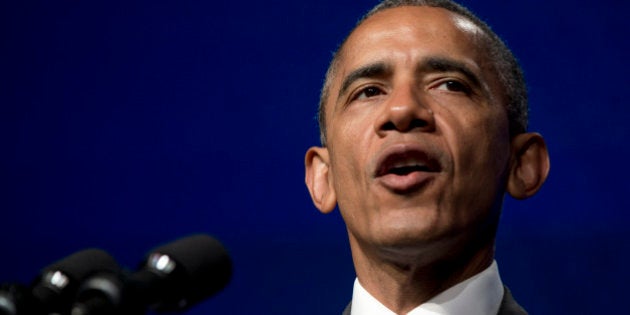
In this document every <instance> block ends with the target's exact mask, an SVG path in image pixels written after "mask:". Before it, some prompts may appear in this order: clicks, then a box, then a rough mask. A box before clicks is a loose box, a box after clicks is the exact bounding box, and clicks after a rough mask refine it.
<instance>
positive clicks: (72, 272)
mask: <svg viewBox="0 0 630 315" xmlns="http://www.w3.org/2000/svg"><path fill="white" fill-rule="evenodd" d="M118 269H119V267H118V263H116V261H115V260H114V259H113V258H112V257H111V256H110V255H109V254H107V253H106V252H104V251H102V250H100V249H86V250H82V251H79V252H76V253H74V254H72V255H70V256H68V257H65V258H63V259H61V260H59V261H57V262H55V263H53V264H51V265H49V266H48V267H45V268H44V269H43V270H42V272H41V274H40V276H38V277H37V278H36V279H35V280H34V281H33V283H32V285H31V287H30V288H28V289H27V288H25V287H23V286H20V285H8V284H5V285H4V286H3V288H2V290H0V314H2V315H22V314H28V315H39V314H68V312H69V311H70V306H71V305H72V301H73V299H74V297H75V294H76V293H77V291H78V289H79V286H80V284H81V283H82V282H83V280H85V279H86V278H88V277H90V276H92V275H93V274H94V273H96V272H103V271H108V272H112V273H115V272H119V271H118Z"/></svg>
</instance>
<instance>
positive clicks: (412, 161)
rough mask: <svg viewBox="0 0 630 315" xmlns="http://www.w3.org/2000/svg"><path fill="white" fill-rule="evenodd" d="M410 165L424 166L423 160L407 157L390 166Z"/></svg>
mask: <svg viewBox="0 0 630 315" xmlns="http://www.w3.org/2000/svg"><path fill="white" fill-rule="evenodd" d="M412 166H417V167H422V166H424V162H422V161H420V160H417V159H409V160H405V161H399V162H396V163H394V165H392V167H391V168H400V167H412Z"/></svg>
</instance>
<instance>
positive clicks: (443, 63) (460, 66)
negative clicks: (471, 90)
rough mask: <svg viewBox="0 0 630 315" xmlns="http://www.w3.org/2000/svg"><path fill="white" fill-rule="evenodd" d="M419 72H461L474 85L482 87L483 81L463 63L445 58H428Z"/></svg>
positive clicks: (423, 61)
mask: <svg viewBox="0 0 630 315" xmlns="http://www.w3.org/2000/svg"><path fill="white" fill-rule="evenodd" d="M417 70H418V72H459V73H461V74H463V75H464V76H465V77H466V79H468V80H469V81H470V82H471V83H472V84H473V85H475V86H477V87H481V86H482V85H481V80H480V79H479V77H478V76H477V75H476V74H475V72H473V71H472V70H471V69H470V68H469V67H468V66H466V64H464V63H463V62H460V61H457V60H453V59H450V58H444V57H427V58H425V59H424V60H422V61H421V62H420V64H419V66H418V69H417Z"/></svg>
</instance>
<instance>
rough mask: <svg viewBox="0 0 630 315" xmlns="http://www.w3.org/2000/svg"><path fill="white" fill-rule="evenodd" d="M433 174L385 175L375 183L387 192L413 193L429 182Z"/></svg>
mask: <svg viewBox="0 0 630 315" xmlns="http://www.w3.org/2000/svg"><path fill="white" fill-rule="evenodd" d="M434 175H435V174H434V173H430V172H411V173H409V174H406V175H396V174H387V175H383V176H380V177H378V178H377V181H378V182H379V183H380V184H381V185H383V186H384V187H385V188H387V189H388V190H391V191H393V192H396V193H406V192H412V191H415V190H417V189H419V188H421V187H423V186H424V185H426V184H427V183H429V181H431V179H432V178H433V176H434Z"/></svg>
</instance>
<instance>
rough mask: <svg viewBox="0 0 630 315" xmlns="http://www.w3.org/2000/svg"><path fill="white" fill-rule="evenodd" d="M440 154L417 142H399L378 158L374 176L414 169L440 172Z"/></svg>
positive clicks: (401, 172) (407, 171)
mask: <svg viewBox="0 0 630 315" xmlns="http://www.w3.org/2000/svg"><path fill="white" fill-rule="evenodd" d="M441 170H442V166H441V164H440V161H439V159H438V155H437V154H435V153H434V152H432V151H428V150H426V149H424V148H422V147H421V146H420V145H417V144H397V145H392V146H390V147H388V148H387V149H385V150H384V151H383V152H382V153H381V155H380V156H379V157H378V158H377V160H376V167H375V170H374V176H375V177H380V176H385V175H388V174H404V173H409V172H412V171H420V172H439V171H441Z"/></svg>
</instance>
